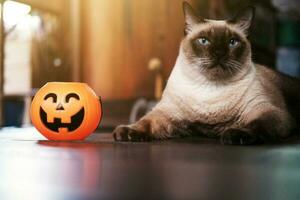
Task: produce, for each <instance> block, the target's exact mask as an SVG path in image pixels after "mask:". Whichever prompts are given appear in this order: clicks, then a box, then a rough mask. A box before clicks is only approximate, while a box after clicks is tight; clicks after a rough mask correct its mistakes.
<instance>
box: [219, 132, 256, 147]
mask: <svg viewBox="0 0 300 200" xmlns="http://www.w3.org/2000/svg"><path fill="white" fill-rule="evenodd" d="M221 142H222V144H230V145H251V144H258V143H260V142H261V141H260V140H259V138H258V137H257V135H256V134H253V133H251V132H249V131H247V130H242V129H229V130H227V131H226V132H225V133H223V134H222V135H221Z"/></svg>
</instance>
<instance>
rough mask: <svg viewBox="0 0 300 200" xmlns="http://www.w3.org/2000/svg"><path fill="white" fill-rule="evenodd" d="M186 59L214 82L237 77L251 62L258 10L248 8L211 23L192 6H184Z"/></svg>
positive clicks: (185, 4) (183, 46)
mask: <svg viewBox="0 0 300 200" xmlns="http://www.w3.org/2000/svg"><path fill="white" fill-rule="evenodd" d="M183 9H184V14H185V35H186V36H185V38H184V40H183V42H182V50H183V53H184V55H185V58H186V59H187V60H188V62H189V63H190V64H192V65H193V66H198V68H199V71H200V72H201V73H202V74H204V75H206V76H207V77H208V78H209V79H211V80H221V79H228V78H231V77H233V76H234V75H236V74H239V73H240V72H242V71H245V70H246V68H247V66H248V64H249V63H251V47H250V43H249V41H248V39H247V37H248V33H249V28H250V25H251V22H252V19H253V16H254V8H253V7H247V8H246V9H244V10H242V11H241V12H239V14H238V15H236V16H235V17H234V18H232V19H230V20H218V21H217V20H207V19H203V18H201V17H199V16H197V15H195V12H194V11H193V9H192V8H191V6H190V5H189V4H188V3H186V2H185V3H184V4H183Z"/></svg>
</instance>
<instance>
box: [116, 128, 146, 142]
mask: <svg viewBox="0 0 300 200" xmlns="http://www.w3.org/2000/svg"><path fill="white" fill-rule="evenodd" d="M113 137H114V139H115V141H124V142H129V141H131V142H143V141H150V140H151V136H150V134H149V133H146V132H143V131H138V130H135V129H133V128H131V127H130V126H126V125H120V126H117V127H116V128H115V130H114V131H113Z"/></svg>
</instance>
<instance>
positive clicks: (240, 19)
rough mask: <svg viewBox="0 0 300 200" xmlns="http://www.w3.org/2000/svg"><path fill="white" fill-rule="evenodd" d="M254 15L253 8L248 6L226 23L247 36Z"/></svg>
mask: <svg viewBox="0 0 300 200" xmlns="http://www.w3.org/2000/svg"><path fill="white" fill-rule="evenodd" d="M254 15H255V7H253V6H248V7H246V8H244V9H243V10H241V11H240V12H238V14H237V15H236V16H235V17H234V18H232V19H230V20H228V22H229V23H231V24H234V25H235V26H236V27H237V28H238V29H240V30H241V31H243V33H245V34H246V35H248V34H249V29H250V26H251V24H252V21H253V18H254Z"/></svg>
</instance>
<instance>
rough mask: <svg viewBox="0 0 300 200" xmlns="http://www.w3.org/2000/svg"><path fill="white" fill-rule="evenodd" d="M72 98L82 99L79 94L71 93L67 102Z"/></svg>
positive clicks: (67, 97)
mask: <svg viewBox="0 0 300 200" xmlns="http://www.w3.org/2000/svg"><path fill="white" fill-rule="evenodd" d="M71 98H74V99H76V100H80V98H79V96H78V94H75V93H70V94H68V95H67V96H66V103H69V101H70V99H71Z"/></svg>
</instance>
